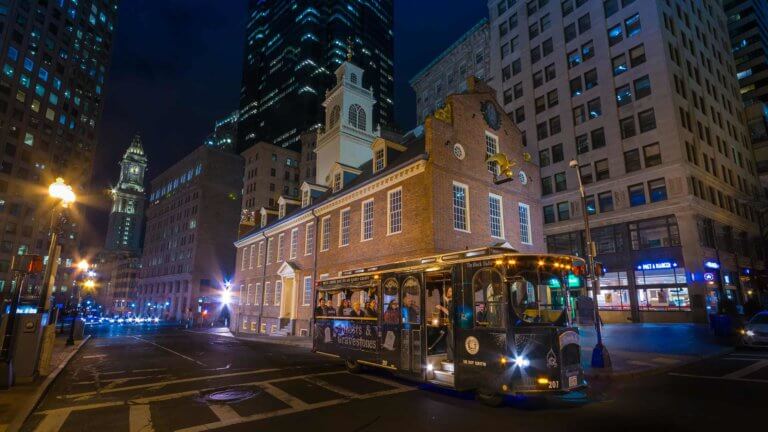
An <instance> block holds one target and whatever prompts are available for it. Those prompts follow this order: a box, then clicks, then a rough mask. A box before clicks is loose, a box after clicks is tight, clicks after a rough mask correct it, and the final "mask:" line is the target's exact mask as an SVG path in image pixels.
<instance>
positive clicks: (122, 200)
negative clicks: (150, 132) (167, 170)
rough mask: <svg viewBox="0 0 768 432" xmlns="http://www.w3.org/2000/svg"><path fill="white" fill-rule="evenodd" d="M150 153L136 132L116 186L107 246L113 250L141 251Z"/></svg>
mask: <svg viewBox="0 0 768 432" xmlns="http://www.w3.org/2000/svg"><path fill="white" fill-rule="evenodd" d="M146 170H147V156H146V155H145V154H144V148H143V147H142V146H141V137H140V136H139V135H136V136H134V137H133V140H132V141H131V145H130V146H129V147H128V150H126V151H125V155H123V159H122V160H121V161H120V179H119V180H118V182H117V186H115V187H114V188H112V191H111V192H112V210H111V211H110V213H109V226H108V228H107V239H106V243H105V245H104V249H105V250H107V251H111V252H118V251H121V252H130V253H138V252H139V251H140V249H141V230H142V227H143V225H144V204H145V202H146V197H145V196H144V173H145V172H146Z"/></svg>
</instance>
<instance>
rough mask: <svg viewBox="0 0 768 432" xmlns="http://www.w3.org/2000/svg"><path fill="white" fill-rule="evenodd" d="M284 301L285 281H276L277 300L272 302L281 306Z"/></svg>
mask: <svg viewBox="0 0 768 432" xmlns="http://www.w3.org/2000/svg"><path fill="white" fill-rule="evenodd" d="M282 301H283V281H281V280H276V281H275V301H274V303H272V304H273V305H274V306H280V303H282Z"/></svg>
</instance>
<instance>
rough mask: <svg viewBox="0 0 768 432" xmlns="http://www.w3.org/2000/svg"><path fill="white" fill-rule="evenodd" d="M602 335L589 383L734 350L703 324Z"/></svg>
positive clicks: (589, 346)
mask: <svg viewBox="0 0 768 432" xmlns="http://www.w3.org/2000/svg"><path fill="white" fill-rule="evenodd" d="M191 331H192V330H191ZM200 331H201V332H205V333H211V334H216V335H219V336H225V337H231V338H235V339H240V340H246V341H257V342H266V343H276V344H282V345H292V346H296V347H300V348H306V349H310V348H312V340H311V339H310V338H308V337H299V336H266V335H248V336H245V335H233V334H232V333H230V331H229V329H227V328H213V329H206V330H200ZM602 333H603V344H604V345H605V347H606V348H607V349H608V352H609V353H610V356H611V361H612V364H613V367H612V368H611V369H595V368H592V367H591V364H590V363H591V361H592V350H593V348H594V346H595V343H596V336H595V329H594V327H592V326H583V327H579V334H580V335H581V363H582V366H583V367H584V373H585V375H586V377H587V378H588V379H611V380H616V379H624V378H632V377H637V376H642V375H646V374H652V373H659V372H663V371H665V370H669V369H673V368H676V367H678V366H682V365H684V364H688V363H692V362H695V361H698V360H701V359H704V358H709V357H715V356H718V355H723V354H726V353H728V352H731V351H732V350H733V348H734V347H733V345H729V344H728V343H726V342H723V341H722V340H720V339H718V338H717V337H715V336H714V335H713V334H712V333H711V332H710V330H709V328H708V327H707V326H706V325H703V324H685V323H683V324H606V325H604V326H603V327H602Z"/></svg>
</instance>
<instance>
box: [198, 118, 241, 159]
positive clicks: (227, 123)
mask: <svg viewBox="0 0 768 432" xmlns="http://www.w3.org/2000/svg"><path fill="white" fill-rule="evenodd" d="M239 116H240V113H239V112H238V111H237V110H235V111H233V112H232V113H231V114H230V115H228V116H227V117H225V118H223V119H221V120H217V121H216V123H215V124H214V127H213V132H211V133H210V134H209V135H208V136H207V137H205V139H204V140H203V144H205V145H207V146H208V147H216V148H220V149H223V150H228V151H234V149H235V142H236V141H237V120H238V118H239Z"/></svg>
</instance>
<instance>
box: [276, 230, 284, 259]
mask: <svg viewBox="0 0 768 432" xmlns="http://www.w3.org/2000/svg"><path fill="white" fill-rule="evenodd" d="M283 237H285V235H284V234H283V233H280V234H278V236H277V259H276V261H275V262H282V261H283V258H284V257H283Z"/></svg>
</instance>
